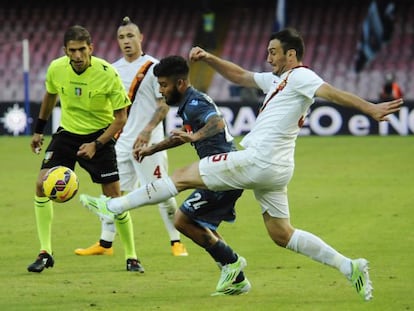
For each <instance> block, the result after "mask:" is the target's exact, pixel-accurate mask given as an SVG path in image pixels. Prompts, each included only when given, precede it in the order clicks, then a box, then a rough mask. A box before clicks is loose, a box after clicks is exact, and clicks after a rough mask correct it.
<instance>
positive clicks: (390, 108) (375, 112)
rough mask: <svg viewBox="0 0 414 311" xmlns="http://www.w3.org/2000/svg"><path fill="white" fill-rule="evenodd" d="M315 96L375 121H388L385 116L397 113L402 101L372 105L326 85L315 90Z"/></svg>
mask: <svg viewBox="0 0 414 311" xmlns="http://www.w3.org/2000/svg"><path fill="white" fill-rule="evenodd" d="M315 96H317V97H321V98H323V99H326V100H327V101H330V102H332V103H335V104H337V105H341V106H344V107H348V108H352V109H357V110H359V111H361V112H363V113H365V114H367V115H369V116H371V117H372V118H373V119H375V120H377V121H388V117H387V116H388V115H389V114H391V113H394V112H397V111H399V110H400V108H401V105H402V104H403V100H402V99H396V100H392V101H387V102H382V103H378V104H374V103H371V102H368V101H366V100H364V99H362V98H361V97H359V96H357V95H354V94H352V93H349V92H345V91H342V90H340V89H338V88H335V87H333V86H332V85H330V84H328V83H324V84H322V85H321V86H320V87H319V88H318V89H317V90H316V93H315Z"/></svg>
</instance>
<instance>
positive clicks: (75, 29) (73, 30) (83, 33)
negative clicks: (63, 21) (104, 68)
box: [63, 25, 92, 46]
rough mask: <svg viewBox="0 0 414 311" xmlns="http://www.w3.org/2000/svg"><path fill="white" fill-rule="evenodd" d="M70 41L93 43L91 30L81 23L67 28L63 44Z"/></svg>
mask: <svg viewBox="0 0 414 311" xmlns="http://www.w3.org/2000/svg"><path fill="white" fill-rule="evenodd" d="M69 41H86V43H87V44H91V42H92V37H91V35H90V33H89V31H88V30H87V29H86V28H85V27H83V26H80V25H74V26H72V27H70V28H69V29H68V30H66V32H65V35H64V36H63V45H64V46H66V44H67V43H68V42H69Z"/></svg>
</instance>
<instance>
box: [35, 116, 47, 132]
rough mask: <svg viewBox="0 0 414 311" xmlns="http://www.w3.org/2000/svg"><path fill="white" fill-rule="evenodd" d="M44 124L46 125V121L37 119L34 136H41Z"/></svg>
mask: <svg viewBox="0 0 414 311" xmlns="http://www.w3.org/2000/svg"><path fill="white" fill-rule="evenodd" d="M46 123H47V120H43V119H40V118H39V119H37V122H36V125H35V129H34V132H35V133H36V134H43V130H44V129H45V126H46Z"/></svg>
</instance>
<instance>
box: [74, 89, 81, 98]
mask: <svg viewBox="0 0 414 311" xmlns="http://www.w3.org/2000/svg"><path fill="white" fill-rule="evenodd" d="M75 95H76V96H81V95H82V89H81V88H80V87H75Z"/></svg>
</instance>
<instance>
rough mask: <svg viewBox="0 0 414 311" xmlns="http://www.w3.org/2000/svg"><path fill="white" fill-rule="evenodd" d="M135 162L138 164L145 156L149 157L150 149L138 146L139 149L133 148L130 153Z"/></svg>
mask: <svg viewBox="0 0 414 311" xmlns="http://www.w3.org/2000/svg"><path fill="white" fill-rule="evenodd" d="M132 153H133V155H134V158H135V160H137V161H138V162H139V163H141V162H142V160H144V158H145V157H146V156H149V155H151V154H152V152H151V148H150V147H146V146H139V147H136V148H135V147H134V150H133V151H132Z"/></svg>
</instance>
